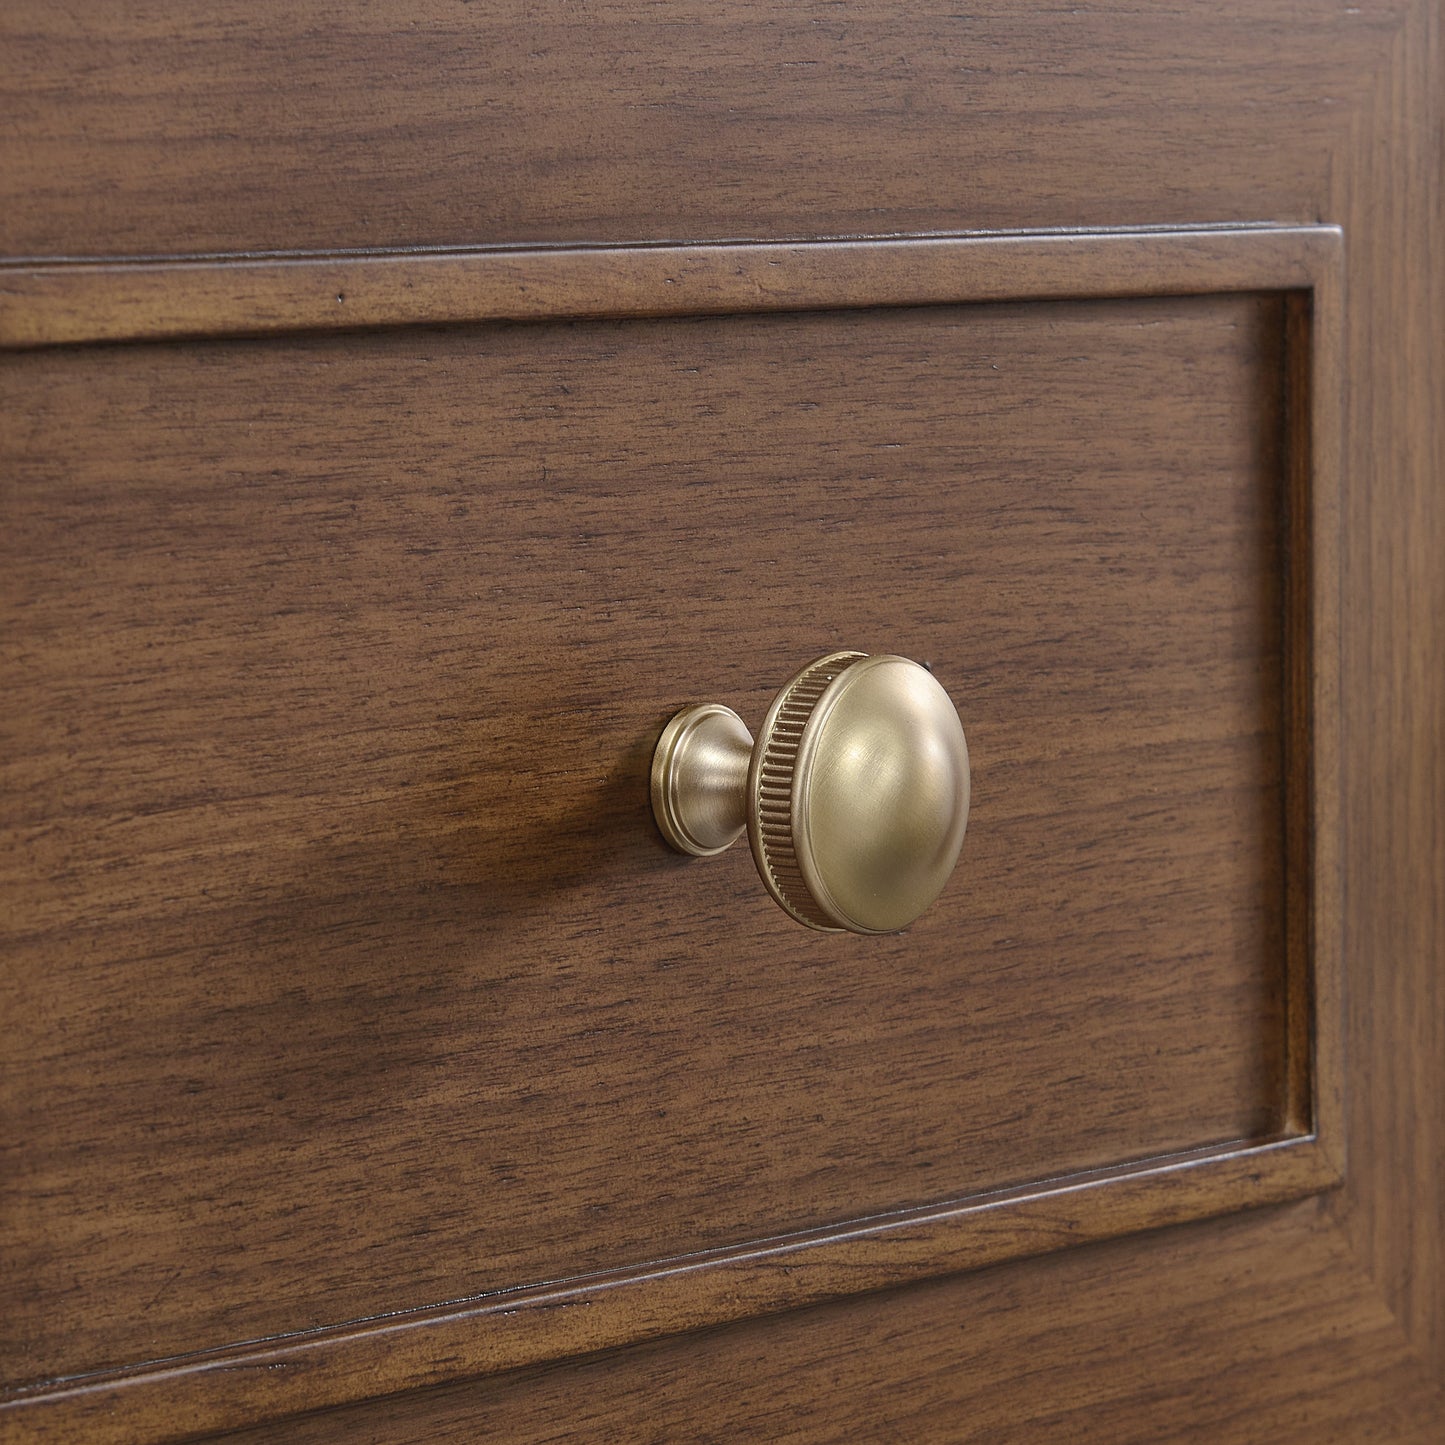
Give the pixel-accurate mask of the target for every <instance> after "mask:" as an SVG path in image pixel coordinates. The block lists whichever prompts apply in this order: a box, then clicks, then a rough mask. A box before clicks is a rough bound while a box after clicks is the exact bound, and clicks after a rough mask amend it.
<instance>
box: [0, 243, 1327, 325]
mask: <svg viewBox="0 0 1445 1445" xmlns="http://www.w3.org/2000/svg"><path fill="white" fill-rule="evenodd" d="M1339 241H1340V232H1339V230H1338V228H1337V227H1333V226H1256V225H1244V226H1237V227H1227V226H1226V227H1198V228H1192V229H1185V230H1137V231H1127V230H1121V231H1095V232H1080V231H1042V232H1017V233H1011V234H1006V235H976V234H975V235H959V236H932V235H930V236H915V237H895V238H885V239H877V240H842V241H796V242H745V243H735V244H708V243H699V244H687V245H675V246H674V245H666V246H658V245H639V246H597V247H572V248H548V249H537V250H516V249H499V248H485V249H474V250H456V251H434V250H410V251H393V252H365V253H353V254H345V253H337V254H333V255H324V256H294V255H293V256H286V255H280V256H235V257H214V258H203V259H194V260H164V261H157V260H131V261H114V262H109V261H108V262H85V261H62V262H45V263H31V262H13V263H9V264H3V265H0V349H11V350H16V349H18V350H25V349H30V348H34V347H42V346H62V345H76V344H83V343H95V342H124V341H163V340H178V339H182V338H202V337H234V336H264V335H275V334H281V333H288V332H301V331H349V330H358V329H370V328H374V327H381V326H422V325H456V324H462V323H468V322H482V321H539V320H558V319H563V318H580V317H589V318H598V317H661V316H685V315H708V314H713V315H716V314H722V313H729V312H759V311H789V310H814V309H820V310H831V309H837V308H843V307H862V306H925V305H939V304H946V303H949V302H970V301H974V302H977V301H1041V300H1071V299H1083V298H1108V297H1128V296H1169V295H1192V294H1200V293H1217V292H1227V291H1253V290H1261V291H1276V290H1293V289H1310V288H1313V287H1314V286H1315V285H1316V283H1317V282H1318V280H1319V277H1320V274H1321V272H1322V271H1323V270H1324V269H1326V268H1327V265H1328V263H1329V260H1330V258H1331V256H1332V255H1333V254H1334V253H1335V252H1336V251H1337V249H1338V246H1339Z"/></svg>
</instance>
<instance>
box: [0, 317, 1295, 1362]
mask: <svg viewBox="0 0 1445 1445" xmlns="http://www.w3.org/2000/svg"><path fill="white" fill-rule="evenodd" d="M1285 331H1286V324H1285V308H1284V307H1283V305H1282V303H1281V301H1280V300H1279V299H1278V298H1277V297H1252V296H1238V297H1210V298H1200V299H1195V300H1187V299H1186V300H1167V301H1145V302H1131V303H1127V304H1126V303H1117V302H1111V303H1091V304H1070V305H1057V306H1048V307H1040V306H1027V307H1014V308H1009V307H999V308H984V307H978V308H967V309H958V308H937V309H933V310H901V311H873V312H865V313H848V312H841V313H824V314H819V315H814V316H805V315H789V316H782V317H755V318H746V317H734V318H725V319H712V320H694V321H688V322H676V321H673V322H663V323H655V322H629V323H590V324H586V325H573V326H564V327H550V328H545V329H538V328H531V327H496V328H489V329H487V330H484V331H467V332H455V331H454V332H445V333H442V332H430V333H428V332H412V333H399V334H395V335H391V336H373V337H368V338H365V339H364V340H363V339H357V338H351V337H340V338H334V339H313V340H308V341H301V342H290V343H277V342H268V343H239V344H228V345H225V346H215V345H193V346H185V347H171V348H154V349H144V350H138V351H132V352H127V353H123V354H122V353H114V352H111V351H108V350H106V349H104V348H97V349H93V350H89V351H57V352H53V353H47V354H44V355H37V356H30V357H26V358H17V359H16V361H15V363H14V368H15V370H14V373H13V377H12V382H13V385H12V392H13V391H14V390H15V388H21V389H23V390H22V393H21V399H22V401H23V402H24V407H23V410H24V414H25V415H26V416H27V417H28V418H29V424H28V426H27V428H26V429H25V430H24V431H22V432H21V433H20V435H19V437H18V438H17V443H16V448H15V455H14V457H13V459H12V466H13V468H14V470H13V471H12V475H14V476H15V477H16V478H17V482H18V485H16V487H15V488H14V491H13V496H14V499H15V504H14V509H13V515H12V518H11V525H10V527H9V529H8V531H7V540H8V542H9V546H10V549H11V556H10V566H9V568H8V571H7V577H8V579H9V580H8V584H7V599H8V601H9V604H10V605H11V607H12V608H13V609H14V610H13V613H12V615H13V616H14V617H16V618H17V619H18V620H19V623H20V625H19V626H17V627H16V628H14V629H12V631H11V632H10V633H9V635H8V636H7V656H8V659H9V663H8V666H9V669H10V677H11V679H12V684H13V685H12V686H11V688H10V696H11V698H12V705H11V708H10V710H9V712H8V714H7V718H6V727H7V730H8V732H9V734H10V738H11V746H10V748H9V749H8V758H9V773H8V778H9V782H8V788H9V790H10V792H11V794H12V796H13V798H14V808H13V812H12V821H11V825H12V826H13V827H14V828H15V830H16V832H15V834H14V835H13V836H14V840H15V841H16V842H17V843H18V844H19V847H18V850H16V851H14V852H13V853H12V855H11V856H12V859H13V861H12V863H11V865H10V866H9V869H8V880H9V883H10V886H11V887H12V888H14V889H16V890H17V891H16V892H15V893H14V894H13V896H14V897H15V898H16V899H17V900H23V906H21V907H16V908H14V909H12V910H10V916H11V917H12V918H13V919H14V920H16V929H15V932H14V933H13V935H12V947H13V957H14V958H15V959H16V961H17V963H16V967H15V969H14V970H13V971H12V974H11V976H10V979H9V982H8V988H9V991H10V993H11V995H12V998H11V1000H10V1002H11V1004H12V1006H11V1007H10V1009H9V1015H10V1017H11V1018H12V1019H14V1020H15V1021H16V1026H15V1028H14V1030H13V1035H12V1040H11V1048H10V1051H9V1065H10V1070H11V1072H10V1074H9V1079H10V1083H9V1086H8V1088H7V1099H8V1100H9V1101H10V1102H11V1104H12V1105H13V1109H14V1115H15V1127H14V1129H13V1130H11V1131H10V1133H11V1137H12V1138H18V1139H24V1140H28V1141H30V1144H29V1147H28V1149H27V1151H26V1152H25V1153H23V1154H22V1155H21V1156H20V1157H19V1159H18V1161H17V1165H18V1167H17V1168H16V1169H15V1170H12V1171H11V1175H12V1184H13V1186H14V1187H16V1204H15V1208H14V1209H13V1210H12V1212H11V1216H10V1217H11V1218H12V1219H15V1220H17V1221H18V1224H17V1226H16V1227H15V1228H14V1229H13V1230H12V1232H11V1233H10V1235H9V1237H8V1247H9V1249H10V1250H11V1251H12V1259H13V1261H14V1268H13V1270H12V1273H13V1276H14V1277H15V1278H17V1279H20V1280H22V1281H24V1282H25V1284H24V1293H23V1294H22V1296H21V1300H22V1303H21V1307H20V1308H19V1309H18V1310H16V1311H15V1312H14V1313H13V1314H12V1315H11V1317H10V1319H9V1320H8V1321H7V1324H8V1327H9V1329H10V1331H11V1337H12V1341H13V1343H10V1344H8V1345H7V1352H6V1353H7V1357H8V1358H9V1359H10V1360H12V1361H14V1362H15V1363H17V1364H18V1365H19V1377H20V1378H24V1377H25V1376H26V1375H34V1374H36V1373H55V1374H59V1373H66V1372H70V1371H74V1370H78V1369H85V1368H94V1367H100V1366H105V1365H115V1364H120V1363H124V1362H126V1361H130V1360H137V1359H144V1358H154V1357H156V1356H160V1355H165V1354H169V1353H175V1352H178V1351H181V1350H186V1349H195V1348H197V1347H202V1348H204V1347H206V1346H218V1345H222V1344H225V1343H227V1342H229V1341H231V1340H239V1339H245V1338H247V1337H254V1336H257V1335H264V1334H271V1333H276V1332H281V1331H287V1330H295V1329H301V1328H308V1327H313V1326H316V1325H325V1324H331V1323H334V1322H337V1321H340V1320H344V1319H348V1318H355V1317H359V1316H365V1315H368V1314H374V1313H378V1312H383V1311H389V1310H394V1309H397V1308H405V1307H407V1306H415V1305H424V1304H429V1303H431V1302H432V1301H434V1300H437V1299H444V1298H447V1297H455V1296H457V1295H465V1294H474V1293H477V1292H479V1291H482V1290H486V1289H495V1288H499V1287H502V1286H505V1285H512V1284H517V1283H521V1282H525V1281H527V1280H529V1279H539V1278H549V1277H556V1276H557V1275H558V1274H568V1273H578V1272H581V1271H585V1270H588V1269H596V1268H602V1267H608V1266H615V1265H620V1264H628V1263H632V1262H636V1261H641V1260H646V1259H648V1258H651V1257H655V1255H656V1253H657V1250H656V1242H657V1241H666V1242H667V1245H668V1246H669V1252H673V1251H676V1250H678V1249H689V1248H706V1247H710V1246H718V1245H726V1244H730V1243H736V1242H741V1241H744V1240H749V1239H755V1238H758V1237H760V1236H763V1235H767V1234H774V1233H778V1232H783V1231H788V1230H795V1229H799V1228H807V1227H812V1226H816V1225H819V1224H822V1223H826V1222H828V1221H830V1220H842V1219H848V1218H853V1217H856V1216H858V1215H862V1214H867V1213H870V1212H874V1211H877V1210H879V1209H887V1208H896V1207H899V1206H907V1205H910V1204H917V1203H924V1202H926V1201H929V1200H931V1199H938V1198H940V1197H944V1198H947V1197H952V1196H956V1195H958V1194H960V1193H967V1192H969V1191H970V1190H977V1189H980V1188H984V1187H986V1186H989V1185H999V1184H1007V1183H1010V1182H1013V1181H1019V1180H1026V1179H1029V1178H1031V1177H1034V1176H1036V1175H1038V1174H1041V1173H1053V1172H1057V1171H1058V1170H1059V1169H1060V1168H1064V1169H1086V1168H1089V1167H1091V1166H1095V1165H1100V1164H1110V1163H1113V1162H1115V1161H1117V1160H1119V1159H1124V1158H1133V1157H1139V1156H1142V1155H1148V1154H1155V1153H1160V1152H1163V1151H1167V1150H1170V1149H1176V1148H1184V1147H1191V1146H1197V1145H1200V1144H1205V1143H1208V1142H1210V1141H1212V1140H1219V1141H1226V1140H1232V1139H1239V1138H1265V1137H1268V1136H1269V1135H1270V1134H1271V1133H1274V1132H1278V1131H1279V1130H1281V1129H1285V1128H1286V1127H1287V1126H1288V1124H1289V1119H1288V1117H1287V1115H1288V1114H1289V1108H1288V1102H1287V1098H1286V1084H1285V1073H1286V1067H1287V1065H1286V1049H1285V1029H1284V1019H1283V1015H1284V982H1285V979H1284V968H1283V932H1284V916H1283V905H1282V901H1281V899H1282V889H1281V876H1282V870H1283V866H1284V840H1283V817H1284V809H1283V786H1282V755H1281V737H1282V731H1281V729H1282V722H1281V716H1282V708H1283V706H1284V699H1283V689H1284V682H1283V677H1282V658H1281V648H1282V639H1283V617H1284V598H1283V595H1282V592H1281V587H1280V583H1279V575H1280V536H1279V522H1280V520H1281V508H1282V503H1283V497H1284V492H1283V480H1282V477H1283V473H1282V457H1281V452H1282V449H1283V444H1284V414H1285V409H1284V405H1283V394H1282V388H1283V378H1284V375H1285V366H1284V349H1285ZM338 398H345V405H344V407H342V408H340V409H338V407H337V399H338ZM82 416H85V417H88V418H89V421H88V422H87V423H86V424H85V425H80V424H71V423H70V419H71V418H80V417H82ZM62 419H64V422H63V420H62ZM619 420H621V421H622V422H624V423H625V424H624V425H619ZM1081 435H1087V436H1089V437H1090V438H1091V444H1090V446H1089V448H1088V449H1087V451H1086V453H1081V451H1080V448H1079V444H1078V443H1079V438H1080V436H1081ZM1180 435H1187V436H1188V437H1189V439H1190V440H1189V447H1188V451H1187V457H1188V461H1187V466H1182V465H1181V461H1180V455H1181V454H1180V451H1179V440H1178V439H1179V437H1180ZM42 439H43V445H36V444H35V443H37V442H38V441H40V440H42ZM740 527H745V528H746V530H745V531H740ZM720 558H723V559H726V560H723V561H719V559H720ZM808 599H813V606H814V607H815V608H816V614H815V615H814V616H813V617H811V618H809V620H808V622H807V623H806V630H807V632H808V640H807V641H806V643H804V642H803V641H802V640H800V623H799V609H800V606H802V607H804V608H806V605H807V600H808ZM1045 618H1047V619H1048V625H1047V626H1046V627H1041V619H1045ZM680 638H682V639H686V638H692V639H695V640H694V641H693V642H692V643H691V644H690V645H688V646H680V645H679V639H680ZM843 640H848V641H852V642H856V643H858V644H859V645H862V646H864V647H881V646H885V645H886V646H892V647H898V648H899V649H900V650H903V651H909V652H912V653H914V654H915V655H918V656H922V657H925V658H928V659H929V660H931V661H933V662H934V664H935V666H936V668H937V670H938V672H939V674H940V676H941V677H943V678H945V679H946V680H948V681H949V682H950V683H951V684H952V685H953V686H954V688H955V691H956V695H957V696H958V698H959V701H960V705H961V706H962V707H963V709H964V714H965V718H966V720H967V721H968V722H969V723H970V726H971V728H972V737H973V743H974V751H975V766H976V769H977V775H976V790H977V792H976V808H977V812H976V814H975V825H974V833H973V834H972V835H971V841H970V845H969V849H968V852H967V853H966V864H965V869H966V871H965V873H964V874H963V875H962V877H961V878H960V880H959V885H958V886H957V887H955V888H954V890H953V891H952V892H951V894H950V895H949V897H948V899H947V901H946V903H945V904H944V906H943V907H941V908H940V910H939V911H938V913H937V914H936V916H934V917H933V918H932V919H931V920H930V922H929V924H928V925H927V926H926V927H925V928H920V929H919V930H916V931H915V932H914V933H913V934H912V935H910V936H909V937H908V938H907V939H903V940H888V941H884V942H882V943H878V942H867V943H864V942H846V943H843V944H842V945H841V946H839V945H838V943H837V941H834V940H815V939H810V938H808V937H807V936H806V935H803V934H801V933H798V932H796V931H793V930H790V929H789V928H787V927H786V925H785V924H784V923H783V922H782V920H781V919H780V918H779V919H775V918H774V916H773V911H772V909H771V905H769V904H768V903H767V902H766V900H765V899H764V898H763V897H762V896H761V894H760V892H759V890H758V889H757V888H756V886H755V885H754V883H753V882H752V880H751V879H750V878H749V876H748V873H747V866H748V865H747V860H746V859H744V858H736V859H732V860H729V863H728V864H718V865H713V866H711V867H697V866H694V865H690V864H687V863H683V862H682V861H681V860H677V859H674V858H672V857H671V856H669V855H667V854H666V852H665V850H664V849H663V848H662V846H661V844H660V843H659V842H658V841H657V840H656V838H655V837H653V836H652V835H651V833H650V830H649V828H648V826H647V821H646V815H645V786H644V778H645V769H646V762H647V751H648V747H649V745H650V742H651V739H652V737H653V736H654V735H655V731H656V728H657V726H658V725H660V722H661V721H662V719H663V718H664V717H665V716H666V715H667V714H668V712H669V711H670V710H671V709H672V708H673V707H674V706H676V704H677V703H678V702H681V701H683V700H686V698H688V697H689V696H694V695H700V694H702V693H704V692H706V693H709V694H711V693H716V694H717V695H719V696H725V697H728V698H729V699H730V700H736V701H737V702H739V703H740V704H741V705H742V706H743V707H744V710H745V711H746V712H748V713H749V714H750V715H751V714H754V713H757V712H760V710H761V707H762V704H763V702H764V700H765V697H766V693H767V686H768V684H770V683H774V682H776V681H777V680H778V679H779V678H781V677H782V676H783V675H785V674H786V672H787V669H788V667H789V666H790V665H791V663H792V662H793V660H794V659H795V658H796V657H797V656H798V655H800V649H801V652H802V653H806V652H807V649H808V647H810V646H813V645H815V644H817V645H831V644H833V643H834V642H835V641H843ZM800 1098H801V1099H806V1100H807V1102H808V1108H807V1109H804V1110H800V1109H799V1108H798V1106H797V1101H798V1099H800ZM42 1121H45V1122H44V1124H43V1125H42ZM623 1140H625V1141H627V1148H626V1151H625V1152H626V1153H627V1155H628V1157H629V1163H630V1167H629V1169H628V1170H627V1171H625V1172H621V1171H619V1170H618V1168H617V1159H618V1157H619V1143H620V1141H623ZM40 1141H43V1147H41V1146H40ZM1316 1182H1317V1181H1316ZM1295 1187H1313V1185H1312V1184H1311V1183H1310V1182H1308V1181H1304V1182H1303V1183H1302V1184H1299V1183H1297V1184H1296V1186H1295ZM399 1281H400V1282H401V1283H400V1284H399V1283H398V1282H399Z"/></svg>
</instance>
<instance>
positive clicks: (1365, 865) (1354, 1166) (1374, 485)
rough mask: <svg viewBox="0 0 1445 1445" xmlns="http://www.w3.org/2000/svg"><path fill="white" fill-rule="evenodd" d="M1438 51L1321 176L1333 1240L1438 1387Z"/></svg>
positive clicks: (1441, 908)
mask: <svg viewBox="0 0 1445 1445" xmlns="http://www.w3.org/2000/svg"><path fill="white" fill-rule="evenodd" d="M1442 71H1445V35H1442V16H1441V14H1440V9H1439V7H1438V6H1437V5H1432V4H1419V5H1416V6H1414V7H1413V10H1412V13H1411V15H1410V18H1409V23H1408V24H1406V25H1404V26H1402V27H1401V28H1400V30H1399V32H1398V33H1397V35H1396V36H1395V40H1394V45H1393V47H1392V51H1391V54H1390V57H1389V60H1388V62H1387V63H1386V64H1385V65H1383V66H1381V67H1380V69H1379V70H1378V72H1377V73H1376V75H1375V76H1374V77H1373V85H1372V93H1371V95H1370V97H1369V100H1368V103H1366V104H1365V105H1363V106H1361V107H1360V108H1359V110H1358V111H1357V112H1356V114H1355V117H1354V126H1353V129H1352V133H1351V134H1350V136H1349V137H1348V141H1347V143H1346V144H1343V145H1342V146H1341V148H1340V154H1339V158H1338V160H1337V162H1336V184H1335V195H1336V198H1335V203H1334V204H1335V213H1336V214H1338V215H1340V216H1344V217H1348V218H1349V221H1350V224H1351V228H1352V236H1353V234H1355V233H1356V232H1357V233H1358V234H1359V236H1360V238H1361V239H1360V248H1359V250H1358V252H1356V251H1355V249H1354V247H1353V245H1352V247H1351V258H1350V264H1349V274H1348V278H1347V286H1348V294H1349V297H1350V304H1349V307H1348V312H1347V316H1348V332H1347V338H1346V347H1347V355H1348V357H1349V367H1350V386H1349V388H1348V390H1347V392H1346V397H1347V402H1346V411H1345V436H1346V438H1347V445H1346V455H1345V473H1346V476H1347V477H1348V478H1349V485H1348V487H1347V490H1346V493H1345V497H1346V513H1345V528H1344V536H1345V546H1344V593H1343V595H1344V598H1345V610H1344V616H1343V641H1344V646H1343V657H1344V663H1343V681H1344V687H1343V695H1342V702H1343V706H1342V727H1343V731H1344V735H1345V739H1346V756H1347V757H1348V760H1349V766H1348V768H1347V770H1346V774H1345V819H1344V827H1343V830H1342V837H1343V839H1344V848H1343V852H1344V862H1345V873H1344V885H1345V896H1346V900H1347V907H1346V911H1345V918H1346V923H1347V933H1346V956H1347V958H1348V960H1349V991H1348V1015H1349V1017H1348V1028H1347V1034H1346V1047H1347V1049H1348V1056H1349V1060H1350V1063H1349V1072H1348V1080H1349V1085H1350V1087H1349V1097H1348V1108H1349V1130H1350V1136H1351V1166H1350V1169H1351V1180H1350V1188H1349V1190H1348V1193H1347V1194H1346V1195H1345V1196H1343V1197H1342V1198H1341V1199H1340V1201H1339V1203H1338V1206H1337V1210H1336V1217H1337V1218H1338V1219H1339V1221H1340V1223H1341V1225H1342V1228H1343V1231H1344V1233H1345V1235H1346V1237H1347V1238H1348V1239H1349V1240H1350V1241H1351V1243H1352V1244H1353V1245H1354V1246H1355V1247H1356V1248H1357V1249H1358V1251H1359V1256H1360V1258H1361V1260H1362V1262H1363V1263H1364V1264H1365V1265H1366V1267H1367V1269H1368V1270H1369V1272H1370V1275H1371V1276H1372V1278H1373V1279H1374V1281H1375V1283H1376V1286H1377V1287H1378V1288H1379V1290H1380V1291H1381V1293H1382V1295H1383V1297H1384V1298H1385V1299H1386V1300H1387V1301H1388V1302H1389V1304H1390V1307H1391V1308H1392V1309H1394V1310H1395V1311H1396V1312H1397V1314H1398V1316H1399V1319H1400V1323H1401V1325H1402V1327H1403V1328H1404V1330H1405V1333H1406V1335H1407V1336H1408V1338H1409V1340H1410V1343H1411V1347H1412V1348H1413V1349H1414V1350H1416V1351H1417V1352H1418V1353H1419V1354H1420V1356H1421V1357H1422V1358H1423V1359H1424V1360H1426V1361H1427V1362H1428V1365H1429V1367H1430V1369H1431V1370H1432V1371H1433V1372H1434V1375H1435V1378H1436V1379H1437V1380H1445V1285H1442V1281H1445V827H1442V821H1445V567H1442V566H1441V561H1440V559H1441V558H1442V557H1445V486H1442V485H1441V479H1442V478H1445V405H1442V399H1445V331H1442V328H1441V325H1440V318H1441V316H1442V315H1445V248H1442V246H1441V244H1440V238H1441V236H1442V235H1445V94H1442V87H1441V85H1440V76H1441V74H1442Z"/></svg>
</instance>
